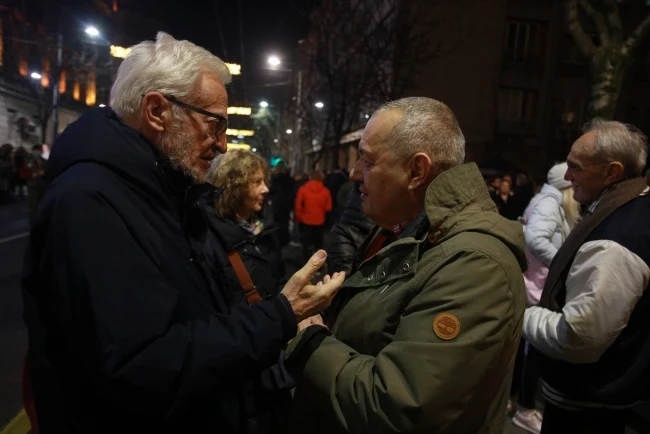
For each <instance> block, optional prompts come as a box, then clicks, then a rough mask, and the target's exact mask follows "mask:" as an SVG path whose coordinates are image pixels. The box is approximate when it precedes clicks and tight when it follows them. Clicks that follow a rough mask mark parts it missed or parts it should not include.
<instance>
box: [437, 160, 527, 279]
mask: <svg viewBox="0 0 650 434" xmlns="http://www.w3.org/2000/svg"><path fill="white" fill-rule="evenodd" d="M424 206H425V210H426V213H427V217H428V218H429V222H430V223H431V232H432V233H434V234H436V233H437V234H438V235H437V236H438V237H439V240H440V241H444V240H445V239H448V238H451V237H453V236H454V235H456V234H459V233H461V232H479V233H483V234H487V235H490V236H493V237H495V238H497V239H499V240H500V241H501V242H502V243H504V244H505V245H506V246H507V247H508V248H509V249H510V251H511V252H512V253H513V255H514V256H515V257H516V258H517V262H518V263H519V266H520V267H521V270H522V272H523V271H525V270H526V268H527V263H526V256H525V254H524V249H525V246H526V241H525V238H524V232H523V230H522V226H521V224H520V223H518V222H515V221H511V220H508V219H505V218H503V217H501V216H500V215H499V213H498V212H497V208H496V206H495V205H494V202H493V201H492V199H490V194H489V192H488V189H487V186H486V185H485V181H484V180H483V176H482V175H481V172H480V171H479V169H478V167H477V166H476V164H475V163H469V164H463V165H462V166H458V167H455V168H453V169H450V170H447V171H446V172H443V173H442V174H441V175H439V176H438V177H437V178H436V179H435V180H434V181H433V182H432V183H431V184H430V185H429V187H428V188H427V193H426V199H425V204H424Z"/></svg>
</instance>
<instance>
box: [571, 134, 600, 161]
mask: <svg viewBox="0 0 650 434" xmlns="http://www.w3.org/2000/svg"><path fill="white" fill-rule="evenodd" d="M595 143H596V133H595V132H594V131H589V132H588V133H585V134H583V135H582V136H580V137H579V138H578V140H576V141H575V142H574V143H573V146H571V151H570V152H569V156H568V157H567V160H569V161H571V160H579V161H585V160H589V159H591V156H592V154H593V151H594V147H595Z"/></svg>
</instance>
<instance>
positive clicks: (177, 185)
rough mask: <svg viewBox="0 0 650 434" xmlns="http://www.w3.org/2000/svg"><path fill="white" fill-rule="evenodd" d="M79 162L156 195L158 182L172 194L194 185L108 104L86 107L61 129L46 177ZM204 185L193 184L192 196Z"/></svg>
mask: <svg viewBox="0 0 650 434" xmlns="http://www.w3.org/2000/svg"><path fill="white" fill-rule="evenodd" d="M79 163H95V164H99V165H102V166H104V167H106V168H108V169H110V170H111V171H113V172H115V173H116V174H117V175H118V176H119V177H121V178H124V179H126V180H128V181H129V182H131V183H133V184H135V185H137V186H138V187H139V188H141V189H142V190H143V191H145V192H147V193H150V194H152V195H156V194H157V195H160V191H161V189H160V185H161V184H162V185H163V187H164V189H166V190H167V191H168V192H169V193H170V196H172V197H173V198H180V199H187V198H188V193H189V192H190V189H191V187H193V185H194V183H193V180H192V179H191V178H190V177H189V176H188V175H186V174H185V173H184V172H182V171H181V170H178V169H176V168H174V167H173V166H172V164H171V162H170V161H169V159H168V158H167V157H166V156H164V155H163V154H162V153H161V152H160V151H158V150H157V149H156V147H155V146H154V145H153V144H151V143H150V142H149V141H148V140H147V139H145V138H144V136H143V135H142V134H141V133H140V132H139V131H137V130H136V129H134V128H132V127H130V126H128V125H126V124H124V123H123V122H122V121H121V120H120V119H119V118H118V116H117V114H116V113H115V112H114V111H113V110H112V109H110V108H97V109H91V110H88V111H87V112H85V113H84V114H83V115H82V116H81V117H80V118H79V119H77V120H76V121H75V122H74V123H72V124H70V126H68V128H66V129H65V131H64V132H63V133H62V134H61V136H60V137H59V138H58V139H57V140H56V142H55V144H54V146H53V147H52V152H51V154H50V158H49V161H48V167H47V174H46V177H47V180H48V181H49V182H52V181H54V180H55V179H56V178H57V177H58V176H59V175H61V174H62V173H63V172H65V171H66V170H67V169H69V168H70V167H72V166H74V165H76V164H79ZM80 181H83V180H80ZM206 186H208V184H203V186H202V188H194V189H193V191H195V192H197V193H195V194H192V196H194V197H196V194H199V193H198V191H199V190H202V191H204V190H208V189H209V188H207V187H206Z"/></svg>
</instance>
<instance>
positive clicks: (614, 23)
mask: <svg viewBox="0 0 650 434" xmlns="http://www.w3.org/2000/svg"><path fill="white" fill-rule="evenodd" d="M603 3H604V4H605V8H606V9H607V10H606V14H607V24H608V25H609V35H610V39H611V42H612V43H613V44H621V43H623V24H622V23H621V14H620V13H619V11H618V5H617V4H616V1H615V0H603Z"/></svg>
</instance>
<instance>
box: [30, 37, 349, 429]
mask: <svg viewBox="0 0 650 434" xmlns="http://www.w3.org/2000/svg"><path fill="white" fill-rule="evenodd" d="M229 81H230V73H229V72H228V69H227V67H226V65H225V64H224V63H223V62H222V61H221V60H220V59H218V58H217V57H215V56H213V55H211V54H210V53H209V52H208V51H206V50H204V49H202V48H200V47H197V46H196V45H194V44H192V43H190V42H188V41H178V40H176V39H174V38H172V37H171V36H169V35H167V34H164V33H159V34H158V36H157V39H156V40H155V41H147V42H142V43H140V44H138V45H136V46H134V47H133V49H132V51H131V53H130V54H129V56H128V57H127V58H126V59H125V60H124V62H123V63H122V65H121V66H120V68H119V71H118V75H117V79H116V81H115V84H114V85H113V88H112V90H111V101H110V103H111V104H110V105H111V108H104V109H93V110H90V111H88V112H87V113H85V114H84V115H83V116H82V117H81V118H80V119H79V120H78V121H77V122H75V123H74V124H72V125H71V126H70V127H68V128H67V129H66V131H65V132H64V133H63V134H62V135H61V137H60V138H59V140H57V142H56V144H55V146H54V147H53V150H52V153H51V156H50V159H49V163H50V165H49V167H48V172H47V174H46V177H47V179H48V181H49V182H50V186H49V188H48V190H47V192H46V194H45V197H44V198H43V201H42V203H41V205H40V207H39V210H38V212H37V215H36V219H35V224H34V226H33V229H32V232H31V235H30V242H29V248H28V252H27V255H26V259H25V271H24V281H23V299H24V303H25V322H26V324H27V328H28V333H29V357H28V359H27V372H28V374H29V376H30V377H31V380H32V385H33V397H34V403H35V409H36V411H35V412H36V420H33V422H35V423H38V426H39V429H40V432H42V433H49V432H65V433H90V432H92V433H116V432H121V433H124V432H139V433H144V432H155V433H168V432H169V433H179V432H188V433H189V432H221V433H240V432H242V433H243V432H246V433H264V432H269V431H268V429H269V428H268V426H269V425H268V422H269V420H268V417H267V418H265V415H264V414H263V413H264V411H263V410H264V408H263V407H264V406H265V405H272V403H268V402H266V403H265V402H263V401H262V402H259V401H260V400H262V399H263V397H260V396H256V395H255V394H252V395H251V390H252V388H253V387H254V386H251V384H254V379H255V378H256V377H257V376H259V374H260V372H261V371H262V370H264V369H266V368H267V367H269V366H271V365H274V364H275V363H277V361H278V359H279V357H280V352H281V350H282V348H283V347H284V346H285V344H286V342H287V341H288V340H289V339H291V338H292V337H293V336H294V335H295V333H296V328H297V322H298V321H300V320H302V319H304V318H306V317H308V316H309V315H311V314H313V313H316V312H318V311H319V310H321V309H323V308H324V307H325V306H327V304H328V303H329V301H330V300H331V298H332V297H333V295H334V293H335V292H336V290H337V288H338V286H340V284H341V282H342V278H343V276H342V275H340V276H337V277H336V278H334V279H333V280H330V281H329V282H328V283H326V284H324V285H319V286H313V285H310V284H308V282H309V280H310V278H311V277H312V276H313V274H314V273H315V272H316V271H317V270H318V268H319V267H320V266H321V265H322V264H323V263H324V261H325V253H324V252H322V251H321V252H318V253H316V254H315V255H314V256H313V257H312V258H311V259H310V261H309V263H308V264H307V265H306V266H305V267H304V268H303V269H302V270H300V271H299V272H298V273H296V275H294V276H293V278H292V279H291V280H290V281H289V282H288V283H287V285H286V286H285V288H284V290H283V291H282V293H281V294H280V295H278V296H277V297H273V298H271V299H268V300H262V301H260V302H258V303H256V304H254V305H252V306H247V305H236V306H230V305H229V304H228V301H227V300H226V297H225V296H224V293H223V291H222V289H223V288H222V287H223V285H224V284H225V283H224V282H222V280H223V279H220V278H219V276H218V275H216V274H215V273H214V270H213V269H212V264H210V263H208V261H206V259H205V258H206V256H209V255H206V251H205V250H204V249H205V248H206V246H212V245H213V244H210V243H208V242H206V240H209V237H210V234H209V233H208V230H207V226H206V224H205V218H204V215H203V214H202V213H203V212H205V211H204V210H205V209H206V208H205V207H202V206H201V202H200V199H201V198H203V197H205V196H206V195H207V196H211V195H213V194H215V189H214V187H212V186H210V185H209V184H205V180H206V174H207V170H208V169H209V167H210V162H211V160H212V159H213V158H214V157H215V155H216V154H217V153H224V152H226V135H225V134H226V128H227V125H228V121H227V105H228V95H227V92H226V88H225V85H226V84H227V83H228V82H229ZM328 280H329V278H328ZM32 416H33V414H32ZM258 416H259V418H258Z"/></svg>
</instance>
